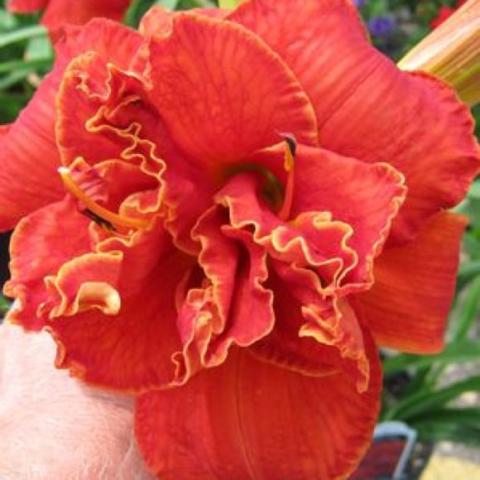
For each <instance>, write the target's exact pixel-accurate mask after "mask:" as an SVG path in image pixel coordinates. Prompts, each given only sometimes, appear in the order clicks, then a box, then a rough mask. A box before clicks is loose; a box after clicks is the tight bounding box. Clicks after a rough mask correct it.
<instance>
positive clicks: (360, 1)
mask: <svg viewBox="0 0 480 480" xmlns="http://www.w3.org/2000/svg"><path fill="white" fill-rule="evenodd" d="M353 3H354V4H355V5H356V6H357V7H363V6H364V5H365V3H367V0H353Z"/></svg>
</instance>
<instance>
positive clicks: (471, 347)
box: [383, 339, 480, 375]
mask: <svg viewBox="0 0 480 480" xmlns="http://www.w3.org/2000/svg"><path fill="white" fill-rule="evenodd" d="M478 359H480V342H478V341H473V340H468V339H466V340H462V341H458V342H455V343H451V344H449V345H447V346H446V348H445V350H444V351H443V352H442V353H439V354H437V355H422V356H420V355H409V354H399V355H395V356H393V357H390V358H387V359H386V360H385V361H384V363H383V370H384V373H385V375H392V374H394V373H397V372H401V371H402V370H405V369H408V368H420V367H426V366H431V365H434V364H440V363H455V362H458V363H460V362H469V361H473V360H478Z"/></svg>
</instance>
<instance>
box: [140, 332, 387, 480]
mask: <svg viewBox="0 0 480 480" xmlns="http://www.w3.org/2000/svg"><path fill="white" fill-rule="evenodd" d="M368 345H369V346H368V352H369V360H370V363H371V365H372V376H371V381H370V387H369V390H368V391H367V392H365V393H363V394H358V393H357V392H356V390H355V386H354V385H353V384H352V383H351V381H350V379H349V378H348V376H347V375H345V374H339V373H336V374H330V375H327V376H324V377H319V378H311V377H306V376H303V375H301V374H298V373H294V372H291V371H289V370H286V369H283V368H278V367H276V366H272V365H271V364H269V363H266V362H263V361H259V360H257V359H255V358H254V357H252V356H251V355H250V354H249V353H248V352H245V351H240V350H236V351H235V352H232V353H231V355H230V357H229V359H228V360H227V361H226V362H225V363H224V364H223V365H222V366H220V367H218V368H215V369H213V370H209V371H207V372H203V373H201V374H199V375H198V376H197V377H195V378H194V379H192V380H191V381H190V382H189V383H188V385H186V386H185V387H182V388H181V389H174V390H169V391H164V392H150V393H147V394H145V395H142V396H140V397H139V399H138V401H137V409H136V435H137V440H138V442H139V445H140V448H141V450H142V452H143V455H144V457H145V460H146V462H147V465H148V467H149V468H150V469H151V470H152V471H153V472H155V473H156V474H158V475H159V478H164V479H165V480H170V479H172V480H173V479H175V480H177V479H182V480H190V479H191V480H193V479H195V480H245V479H247V478H248V479H253V478H255V479H257V480H274V479H278V480H280V479H289V480H338V479H345V478H348V475H349V474H350V473H351V471H352V470H353V469H354V468H355V466H356V464H357V462H358V460H359V458H360V457H361V456H362V455H363V453H364V452H365V450H366V448H367V447H368V445H369V443H370V439H371V434H372V429H373V427H374V424H375V421H376V417H377V414H378V407H379V391H380V388H381V378H380V369H379V361H378V358H377V354H376V351H375V348H374V347H373V344H372V342H371V341H368Z"/></svg>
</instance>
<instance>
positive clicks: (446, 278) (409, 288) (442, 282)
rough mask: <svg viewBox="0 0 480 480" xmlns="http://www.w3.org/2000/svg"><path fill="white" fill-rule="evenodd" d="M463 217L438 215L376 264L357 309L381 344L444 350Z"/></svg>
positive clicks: (416, 350)
mask: <svg viewBox="0 0 480 480" xmlns="http://www.w3.org/2000/svg"><path fill="white" fill-rule="evenodd" d="M465 225H466V221H465V218H463V217H460V216H457V215H454V214H450V213H440V214H438V215H436V216H435V217H434V218H433V219H432V220H430V222H429V223H427V224H426V225H425V226H424V227H423V229H422V230H420V233H419V235H418V237H417V238H416V239H415V240H414V241H412V242H411V243H409V244H408V245H405V246H402V247H397V248H389V249H386V250H385V251H384V253H383V254H382V255H381V256H380V257H379V258H378V260H377V261H376V263H375V270H374V275H375V284H374V286H373V288H372V289H371V290H370V291H368V292H366V293H362V294H360V295H359V296H358V299H357V302H356V303H355V309H356V311H357V313H358V314H359V315H360V317H361V318H362V320H363V321H364V322H365V323H366V325H367V326H368V328H369V329H370V331H371V332H372V334H373V336H374V338H375V340H376V341H377V342H378V343H379V344H380V345H382V346H386V347H390V348H395V349H398V350H401V351H404V352H411V353H424V354H425V353H437V352H439V351H441V350H442V348H443V344H444V333H445V324H446V320H447V315H448V312H449V310H450V307H451V304H452V300H453V296H454V293H455V282H456V273H457V268H458V262H459V253H460V244H461V239H462V235H463V232H464V229H465Z"/></svg>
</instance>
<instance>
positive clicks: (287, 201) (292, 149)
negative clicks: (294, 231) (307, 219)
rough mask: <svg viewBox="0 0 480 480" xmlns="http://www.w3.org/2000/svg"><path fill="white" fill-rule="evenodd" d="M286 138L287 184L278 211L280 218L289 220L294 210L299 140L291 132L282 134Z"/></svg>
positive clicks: (284, 165) (284, 166) (285, 164)
mask: <svg viewBox="0 0 480 480" xmlns="http://www.w3.org/2000/svg"><path fill="white" fill-rule="evenodd" d="M282 136H283V138H284V139H285V154H284V163H283V168H284V169H285V171H286V172H287V184H286V186H285V193H284V197H283V204H282V207H281V208H280V211H279V212H278V216H279V218H281V219H282V220H285V221H286V220H288V219H289V218H290V212H291V210H292V203H293V191H294V187H295V176H294V175H295V154H296V150H297V141H296V139H295V137H294V136H293V135H291V134H284V135H282Z"/></svg>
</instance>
